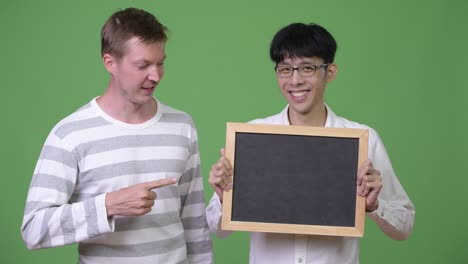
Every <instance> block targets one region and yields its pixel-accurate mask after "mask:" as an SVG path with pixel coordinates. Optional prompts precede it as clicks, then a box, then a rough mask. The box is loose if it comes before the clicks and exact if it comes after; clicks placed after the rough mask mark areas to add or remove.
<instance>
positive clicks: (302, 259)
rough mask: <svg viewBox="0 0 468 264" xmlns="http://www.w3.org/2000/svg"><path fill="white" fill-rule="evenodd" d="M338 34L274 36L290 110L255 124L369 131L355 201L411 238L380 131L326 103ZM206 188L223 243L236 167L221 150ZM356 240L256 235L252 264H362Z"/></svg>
mask: <svg viewBox="0 0 468 264" xmlns="http://www.w3.org/2000/svg"><path fill="white" fill-rule="evenodd" d="M336 47H337V45H336V42H335V40H334V38H333V36H332V35H331V34H330V33H329V32H328V31H327V30H326V29H324V28H323V27H321V26H319V25H316V24H308V25H306V24H301V23H294V24H291V25H288V26H286V27H284V28H282V29H281V30H280V31H278V32H277V33H276V35H275V36H274V38H273V40H272V42H271V46H270V57H271V59H272V61H273V62H274V63H275V64H276V66H275V71H276V75H277V81H278V85H279V88H280V90H281V93H282V94H283V96H284V98H285V99H286V101H287V103H288V105H287V106H286V107H285V108H284V109H283V111H281V112H280V113H279V114H277V115H273V116H270V117H267V118H264V119H256V120H253V121H251V123H255V124H278V125H301V126H318V127H335V128H365V129H369V146H368V147H369V156H368V157H369V159H368V160H367V161H365V162H364V164H362V165H361V167H360V168H359V170H358V175H357V179H358V180H357V192H358V193H357V195H360V196H363V197H365V198H366V212H367V215H368V216H369V217H370V218H371V219H373V220H374V221H375V222H376V223H377V225H378V226H379V227H380V229H381V230H382V231H383V232H384V233H385V234H387V235H388V236H389V237H391V238H392V239H397V240H404V239H406V238H407V237H408V236H409V235H410V233H411V231H412V227H413V221H414V206H413V204H412V203H411V201H410V200H409V198H408V196H407V194H406V193H405V191H404V189H403V188H402V186H401V185H400V183H399V181H398V179H397V177H396V176H395V172H394V171H393V168H392V165H391V163H390V159H389V157H388V155H387V152H386V150H385V147H384V145H383V143H382V141H381V139H380V137H379V136H378V134H377V132H376V131H375V130H373V129H372V128H369V127H368V126H365V125H361V124H358V123H355V122H352V121H349V120H347V119H345V118H342V117H339V116H337V115H335V113H334V112H333V111H332V110H331V108H330V107H329V106H328V105H326V104H325V102H324V94H325V88H326V85H327V83H329V82H331V81H332V80H333V79H334V78H335V76H336V74H337V65H336V64H335V63H334V62H333V60H334V57H335V52H336ZM209 182H210V184H211V186H212V187H213V189H214V190H215V193H214V194H213V197H212V199H211V200H210V203H209V205H208V207H207V219H208V225H209V226H210V230H211V231H212V232H215V233H216V234H217V235H218V236H219V237H225V236H227V235H229V234H230V233H231V232H230V231H223V230H221V229H220V222H221V212H222V197H223V189H224V190H228V189H230V188H232V167H231V164H230V162H229V161H228V160H227V159H226V157H225V156H224V150H223V149H222V150H221V158H220V160H219V161H218V162H217V163H215V164H213V166H212V168H211V171H210V178H209ZM358 262H359V239H358V238H355V237H335V236H308V235H289V234H274V233H260V232H252V233H251V236H250V263H251V264H261V263H269V264H274V263H281V264H287V263H298V264H304V263H333V264H334V263H340V264H343V263H358Z"/></svg>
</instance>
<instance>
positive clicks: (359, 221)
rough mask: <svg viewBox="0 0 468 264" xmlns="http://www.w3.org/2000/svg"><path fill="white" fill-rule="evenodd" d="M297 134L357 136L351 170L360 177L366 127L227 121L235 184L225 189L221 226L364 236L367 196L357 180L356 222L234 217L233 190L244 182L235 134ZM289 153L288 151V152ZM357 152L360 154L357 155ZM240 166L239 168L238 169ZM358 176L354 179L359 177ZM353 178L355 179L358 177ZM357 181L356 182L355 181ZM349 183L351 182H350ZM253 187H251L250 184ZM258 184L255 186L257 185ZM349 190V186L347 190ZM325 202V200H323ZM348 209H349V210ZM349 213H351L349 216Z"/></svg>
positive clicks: (326, 136) (228, 151)
mask: <svg viewBox="0 0 468 264" xmlns="http://www.w3.org/2000/svg"><path fill="white" fill-rule="evenodd" d="M243 134H246V135H250V134H252V135H260V136H262V135H287V136H289V135H293V136H294V135H295V136H300V137H302V138H304V139H306V138H310V137H314V138H316V139H318V140H322V139H327V138H328V139H332V140H335V139H336V140H341V139H354V142H357V143H356V144H357V148H358V149H357V151H356V152H357V153H355V154H353V156H354V157H353V160H356V161H357V164H355V171H354V169H353V171H350V172H349V173H348V174H352V175H354V176H355V177H356V178H357V168H359V166H360V165H361V164H362V163H363V162H364V161H365V160H366V159H367V151H368V150H367V147H368V137H369V132H368V130H367V129H352V128H324V127H310V126H287V125H264V124H248V123H227V127H226V157H227V158H228V159H229V161H230V162H231V164H232V166H233V188H232V189H231V190H229V191H224V193H223V212H222V223H221V228H222V229H224V230H237V231H254V232H270V233H289V234H307V235H329V236H351V237H362V236H363V235H364V220H365V198H364V197H361V196H358V195H356V189H357V186H356V184H354V187H352V188H354V189H353V190H351V191H353V192H354V193H353V194H352V196H353V199H354V197H355V200H353V203H354V204H353V206H354V210H353V208H351V210H352V211H353V214H354V215H353V214H350V215H349V217H351V218H354V223H352V224H350V225H345V226H340V225H335V224H333V225H328V224H327V223H325V224H323V223H321V224H313V223H312V224H308V223H307V224H304V223H300V224H297V223H283V222H281V223H278V222H270V221H263V220H262V221H256V220H253V221H251V220H249V219H242V220H241V221H239V220H236V219H233V209H234V208H236V204H234V203H233V192H234V191H237V193H242V191H243V190H242V189H240V190H239V189H236V188H243V187H242V186H236V182H237V181H236V180H237V179H236V177H242V176H241V175H236V165H237V164H236V163H235V161H236V157H235V154H236V143H237V142H236V136H238V135H243ZM259 155H268V153H264V152H262V153H259ZM286 155H287V154H286ZM356 155H357V157H355V156H356ZM239 170H240V169H239ZM356 178H355V179H356ZM355 179H354V180H355ZM354 183H355V182H354ZM348 185H349V184H348ZM267 186H268V184H264V185H262V186H256V187H258V188H267ZM249 188H250V187H249ZM254 188H255V186H254ZM347 191H348V193H349V191H350V190H347ZM324 202H326V201H324ZM348 211H349V210H348ZM347 217H348V216H347Z"/></svg>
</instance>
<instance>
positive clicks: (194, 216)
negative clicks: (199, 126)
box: [179, 127, 213, 263]
mask: <svg viewBox="0 0 468 264" xmlns="http://www.w3.org/2000/svg"><path fill="white" fill-rule="evenodd" d="M190 140H191V141H190V147H189V148H190V156H189V159H188V161H187V165H186V169H185V172H184V175H182V177H181V179H180V181H179V188H180V196H181V212H180V217H181V220H182V225H183V227H184V236H185V241H186V243H187V257H188V259H189V263H213V253H212V252H213V245H212V241H211V238H210V232H209V229H208V225H207V222H206V215H205V194H204V191H203V177H202V175H201V168H200V157H199V151H198V140H197V133H196V130H195V128H193V127H192V136H191V138H190Z"/></svg>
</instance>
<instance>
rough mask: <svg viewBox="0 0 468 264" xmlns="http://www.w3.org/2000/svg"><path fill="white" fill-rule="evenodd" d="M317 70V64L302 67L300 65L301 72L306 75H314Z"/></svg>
mask: <svg viewBox="0 0 468 264" xmlns="http://www.w3.org/2000/svg"><path fill="white" fill-rule="evenodd" d="M315 70H316V67H315V65H304V66H302V67H299V72H300V74H301V75H302V76H305V77H307V76H312V75H314V74H315Z"/></svg>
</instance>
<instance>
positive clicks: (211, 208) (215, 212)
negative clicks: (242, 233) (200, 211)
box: [206, 192, 232, 238]
mask: <svg viewBox="0 0 468 264" xmlns="http://www.w3.org/2000/svg"><path fill="white" fill-rule="evenodd" d="M222 212H223V204H222V203H221V200H220V199H219V197H218V195H217V194H216V192H215V193H213V196H212V197H211V199H210V203H209V204H208V206H207V207H206V220H207V222H208V226H209V227H210V232H211V233H213V234H216V236H217V237H219V238H225V237H227V236H229V235H230V234H232V231H229V230H222V229H221V217H222Z"/></svg>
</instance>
